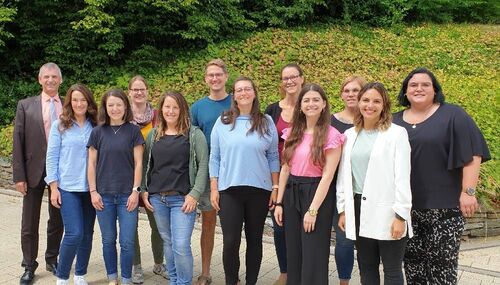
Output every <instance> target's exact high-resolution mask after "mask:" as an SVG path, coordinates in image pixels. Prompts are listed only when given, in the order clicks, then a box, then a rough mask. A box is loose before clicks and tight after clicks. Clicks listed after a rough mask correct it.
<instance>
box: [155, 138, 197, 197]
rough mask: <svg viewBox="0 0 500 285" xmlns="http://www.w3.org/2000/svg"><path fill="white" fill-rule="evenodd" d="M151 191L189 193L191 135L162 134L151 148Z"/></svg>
mask: <svg viewBox="0 0 500 285" xmlns="http://www.w3.org/2000/svg"><path fill="white" fill-rule="evenodd" d="M151 168H152V171H151V179H150V180H149V181H150V183H149V185H147V186H148V192H149V193H159V192H164V191H177V192H179V193H181V194H183V195H186V194H188V193H189V190H190V184H189V137H188V136H183V135H165V136H162V137H161V138H160V139H159V140H158V141H157V142H156V143H155V144H154V145H153V148H152V149H151Z"/></svg>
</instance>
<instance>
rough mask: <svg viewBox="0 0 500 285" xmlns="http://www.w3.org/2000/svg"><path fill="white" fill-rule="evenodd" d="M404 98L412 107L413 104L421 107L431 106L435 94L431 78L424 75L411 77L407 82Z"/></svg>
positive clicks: (419, 74) (418, 74)
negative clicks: (405, 97)
mask: <svg viewBox="0 0 500 285" xmlns="http://www.w3.org/2000/svg"><path fill="white" fill-rule="evenodd" d="M406 96H407V98H408V101H409V102H410V104H411V105H412V106H413V105H414V104H415V105H420V106H423V107H426V106H430V105H432V104H433V103H434V96H435V92H434V87H433V85H432V79H431V77H430V76H429V75H427V74H425V73H417V74H415V75H413V76H412V78H411V79H410V80H409V81H408V88H407V89H406Z"/></svg>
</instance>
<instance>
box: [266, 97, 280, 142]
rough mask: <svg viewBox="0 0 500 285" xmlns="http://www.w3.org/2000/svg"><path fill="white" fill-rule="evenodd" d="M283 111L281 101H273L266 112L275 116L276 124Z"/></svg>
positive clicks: (272, 116)
mask: <svg viewBox="0 0 500 285" xmlns="http://www.w3.org/2000/svg"><path fill="white" fill-rule="evenodd" d="M281 111H282V109H281V107H280V102H279V101H278V102H276V103H272V104H271V105H269V106H267V108H266V110H265V111H264V113H265V114H268V115H269V116H271V118H273V122H274V124H275V125H276V124H277V123H278V119H279V117H280V115H281ZM280 138H281V137H280Z"/></svg>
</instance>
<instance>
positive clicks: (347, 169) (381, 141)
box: [337, 124, 413, 240]
mask: <svg viewBox="0 0 500 285" xmlns="http://www.w3.org/2000/svg"><path fill="white" fill-rule="evenodd" d="M345 135H346V143H345V144H344V149H343V151H342V158H341V160H340V164H339V175H338V178H337V209H338V212H339V213H342V212H345V230H346V236H347V238H349V239H351V240H355V239H356V227H355V218H354V194H353V186H352V169H351V151H352V148H353V146H354V142H355V141H356V137H357V135H358V133H357V132H356V130H355V129H354V128H350V129H348V130H347V131H346V132H345ZM410 152H411V150H410V143H409V141H408V133H407V132H406V130H405V129H404V128H402V127H400V126H398V125H395V124H391V126H390V127H389V129H387V130H386V131H380V132H379V134H378V136H377V139H376V140H375V142H374V144H373V150H372V152H371V154H370V161H369V162H368V168H367V170H366V177H365V184H364V186H363V194H362V198H361V211H360V226H359V236H362V237H366V238H372V239H377V240H393V238H392V236H391V225H392V222H393V220H394V218H395V215H396V214H398V215H399V216H401V217H402V218H403V219H404V220H405V221H406V224H407V231H405V232H406V234H408V236H409V237H412V236H413V230H412V226H411V217H410V210H411V189H410V169H411V166H410Z"/></svg>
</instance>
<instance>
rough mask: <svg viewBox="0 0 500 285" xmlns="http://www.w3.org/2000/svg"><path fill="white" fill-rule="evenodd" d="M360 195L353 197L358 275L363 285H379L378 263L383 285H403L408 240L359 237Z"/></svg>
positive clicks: (405, 238)
mask: <svg viewBox="0 0 500 285" xmlns="http://www.w3.org/2000/svg"><path fill="white" fill-rule="evenodd" d="M360 211H361V195H359V194H356V195H355V196H354V215H355V221H356V242H355V244H356V249H357V252H358V254H357V256H358V265H359V275H360V277H361V284H363V285H379V284H380V273H379V267H380V261H382V265H383V266H384V284H385V285H403V284H404V276H403V257H404V254H405V249H406V243H407V242H408V238H407V237H404V238H402V239H400V240H377V239H372V238H365V237H360V236H359V217H360Z"/></svg>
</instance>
